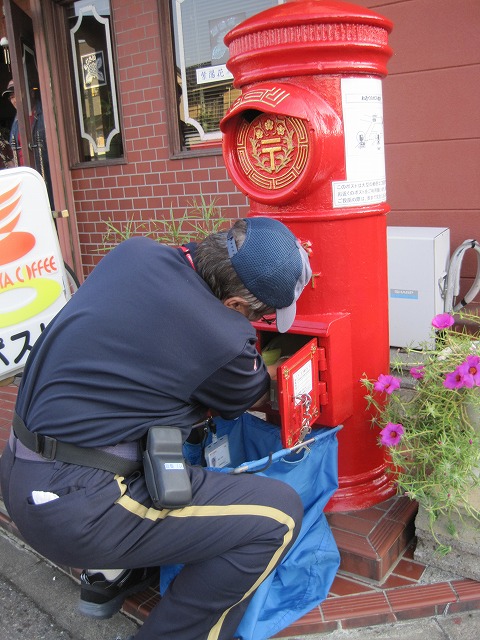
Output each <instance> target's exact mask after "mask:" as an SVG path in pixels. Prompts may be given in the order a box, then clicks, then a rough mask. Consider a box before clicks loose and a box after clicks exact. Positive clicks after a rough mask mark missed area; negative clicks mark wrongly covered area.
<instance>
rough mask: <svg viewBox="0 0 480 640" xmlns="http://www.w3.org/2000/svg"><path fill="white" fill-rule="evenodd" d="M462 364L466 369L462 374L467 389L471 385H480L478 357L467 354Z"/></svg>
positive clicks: (479, 359) (479, 362)
mask: <svg viewBox="0 0 480 640" xmlns="http://www.w3.org/2000/svg"><path fill="white" fill-rule="evenodd" d="M463 364H464V365H465V369H466V371H465V374H464V376H463V384H464V385H465V386H466V387H468V388H469V389H471V388H472V387H480V357H479V356H467V359H466V360H465V362H464V363H463ZM461 366H462V365H461Z"/></svg>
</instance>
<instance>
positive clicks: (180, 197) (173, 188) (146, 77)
mask: <svg viewBox="0 0 480 640" xmlns="http://www.w3.org/2000/svg"><path fill="white" fill-rule="evenodd" d="M112 7H113V19H114V28H115V35H116V49H117V62H118V76H117V80H118V92H119V94H120V95H121V108H122V112H121V122H122V126H123V133H124V141H125V160H126V163H125V164H121V165H114V166H109V167H95V166H92V168H90V167H89V168H82V169H75V170H74V171H73V172H72V178H73V188H74V197H75V202H76V206H77V219H78V229H79V235H80V243H81V249H82V262H83V265H84V272H85V275H88V273H89V272H90V271H91V269H92V267H93V266H94V265H95V264H96V263H97V262H98V260H99V259H100V257H101V255H103V254H102V252H99V251H98V249H99V246H101V244H102V236H103V234H104V232H105V230H106V226H105V221H106V220H108V219H112V220H114V221H115V223H116V224H119V223H122V222H126V221H128V220H130V219H132V216H135V219H137V218H138V219H141V220H143V221H149V220H151V219H153V218H155V217H156V218H160V217H163V216H169V215H170V208H173V210H174V212H175V213H177V214H178V215H181V214H183V212H184V211H185V210H186V209H188V208H190V207H191V205H192V203H193V201H194V200H197V201H199V199H200V196H201V194H203V196H204V197H205V200H206V202H207V203H209V202H210V201H211V199H212V198H213V199H214V200H215V203H216V204H217V205H218V206H219V207H221V210H222V215H224V216H225V217H231V218H237V217H240V216H241V215H245V213H246V212H247V207H246V199H245V197H244V196H243V195H242V194H240V193H239V192H238V191H237V190H236V188H235V187H234V185H233V184H232V182H231V181H230V180H229V178H228V175H227V172H226V169H225V165H224V161H223V156H222V154H221V149H220V147H219V153H218V155H215V156H208V157H192V158H187V159H176V160H172V159H170V158H169V148H168V139H167V126H166V111H165V100H164V88H163V85H164V79H163V69H162V60H161V48H160V47H161V42H160V31H159V16H158V9H157V0H138V1H136V2H135V3H132V2H131V0H112Z"/></svg>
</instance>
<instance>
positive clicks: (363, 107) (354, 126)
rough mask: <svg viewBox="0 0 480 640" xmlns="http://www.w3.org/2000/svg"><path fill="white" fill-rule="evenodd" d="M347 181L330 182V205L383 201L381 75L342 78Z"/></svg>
mask: <svg viewBox="0 0 480 640" xmlns="http://www.w3.org/2000/svg"><path fill="white" fill-rule="evenodd" d="M341 87H342V109H343V125H344V137H345V169H346V180H339V181H337V182H333V184H332V188H333V206H334V207H336V208H339V207H360V206H365V205H369V204H376V203H379V202H385V200H386V198H387V195H386V181H385V149H384V139H383V98H382V81H381V79H380V78H342V80H341Z"/></svg>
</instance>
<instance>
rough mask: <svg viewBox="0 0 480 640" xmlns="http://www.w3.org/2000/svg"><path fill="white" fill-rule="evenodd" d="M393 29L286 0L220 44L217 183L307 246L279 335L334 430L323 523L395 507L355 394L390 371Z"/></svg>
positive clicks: (315, 3) (320, 1) (322, 418)
mask: <svg viewBox="0 0 480 640" xmlns="http://www.w3.org/2000/svg"><path fill="white" fill-rule="evenodd" d="M391 28H392V24H391V23H390V22H389V21H388V20H387V19H385V18H384V17H382V16H380V15H378V14H376V13H374V12H373V11H370V10H368V9H364V8H362V7H358V6H356V5H352V4H346V3H343V2H336V1H334V0H294V1H291V2H287V3H286V4H283V5H279V6H276V7H274V8H272V9H269V10H267V11H264V12H262V13H260V14H257V15H256V16H253V17H252V18H249V19H248V20H246V21H245V22H243V23H241V24H240V25H238V26H237V27H235V28H234V29H233V30H232V31H230V33H228V34H227V36H226V38H225V42H226V44H227V45H228V46H229V49H230V60H229V62H228V65H227V66H228V68H229V69H230V71H231V72H232V74H233V76H234V84H235V86H236V87H238V88H241V90H242V93H241V96H240V97H239V98H238V100H237V101H236V102H235V103H234V105H233V106H232V108H231V109H230V110H229V112H228V113H227V115H226V116H225V118H224V119H223V121H222V123H221V128H222V131H223V133H224V157H225V162H226V166H227V169H228V171H229V174H230V176H231V178H232V180H233V181H234V182H235V184H236V185H237V187H238V188H239V189H240V190H241V191H242V192H243V193H245V194H246V195H247V196H248V197H249V199H250V205H251V210H250V213H249V215H252V216H256V215H263V216H264V215H268V216H273V217H275V218H277V219H279V220H281V221H282V222H283V223H284V224H286V225H287V226H288V227H289V228H290V229H291V230H292V232H293V233H294V234H295V235H296V236H297V237H298V238H300V239H301V240H302V241H303V242H305V243H309V245H310V246H311V251H312V254H311V265H312V271H313V277H312V280H311V283H310V285H309V287H308V288H307V289H306V290H305V291H304V293H303V294H302V296H301V297H300V300H299V302H298V305H297V312H298V313H297V318H296V321H295V323H294V325H293V327H292V329H291V330H290V333H293V334H295V333H298V334H302V335H307V336H310V337H317V338H318V345H319V347H320V348H321V349H322V352H323V357H322V359H321V361H322V362H324V365H323V367H322V370H321V371H320V372H319V377H320V381H321V382H320V389H321V395H322V398H323V400H322V402H321V405H322V406H321V407H320V408H319V410H318V411H317V414H318V418H317V419H316V421H315V424H314V426H321V425H327V426H333V425H334V424H338V423H340V422H342V423H343V424H344V429H343V430H342V431H341V432H340V433H339V485H340V486H339V490H338V491H337V493H336V494H335V496H334V498H333V499H332V501H331V502H330V504H329V510H331V511H346V510H353V509H361V508H367V507H369V506H372V505H373V504H377V503H379V502H381V501H383V500H385V499H386V498H388V497H390V496H391V495H393V493H394V488H393V486H392V482H391V479H390V477H389V474H388V472H387V462H386V460H385V457H384V453H383V451H382V449H381V448H379V447H378V445H377V437H378V434H377V433H376V432H375V431H374V430H373V429H372V427H371V422H370V418H371V416H370V415H369V413H368V411H367V407H366V402H365V400H364V394H365V391H364V388H363V386H362V385H361V384H360V382H359V381H360V378H361V377H362V375H363V374H366V375H367V376H368V377H369V378H373V377H377V376H378V375H379V374H380V373H385V372H387V371H388V368H389V337H388V295H387V293H388V291H387V240H386V214H387V212H388V210H389V208H388V205H387V203H386V195H385V159H384V140H383V108H382V86H381V79H382V77H383V76H385V75H386V63H387V61H388V59H389V57H390V56H391V49H390V48H389V46H388V43H387V40H388V34H389V32H390V31H391ZM259 330H260V331H261V330H262V326H261V323H259Z"/></svg>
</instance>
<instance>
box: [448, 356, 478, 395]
mask: <svg viewBox="0 0 480 640" xmlns="http://www.w3.org/2000/svg"><path fill="white" fill-rule="evenodd" d="M467 373H468V366H467V362H466V361H465V362H462V364H460V365H459V366H458V367H457V368H456V369H455V371H452V372H451V373H447V375H446V376H445V380H444V381H443V386H444V387H446V388H447V389H462V388H463V387H465V386H466V385H465V376H466V374H467ZM472 386H473V385H472Z"/></svg>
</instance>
